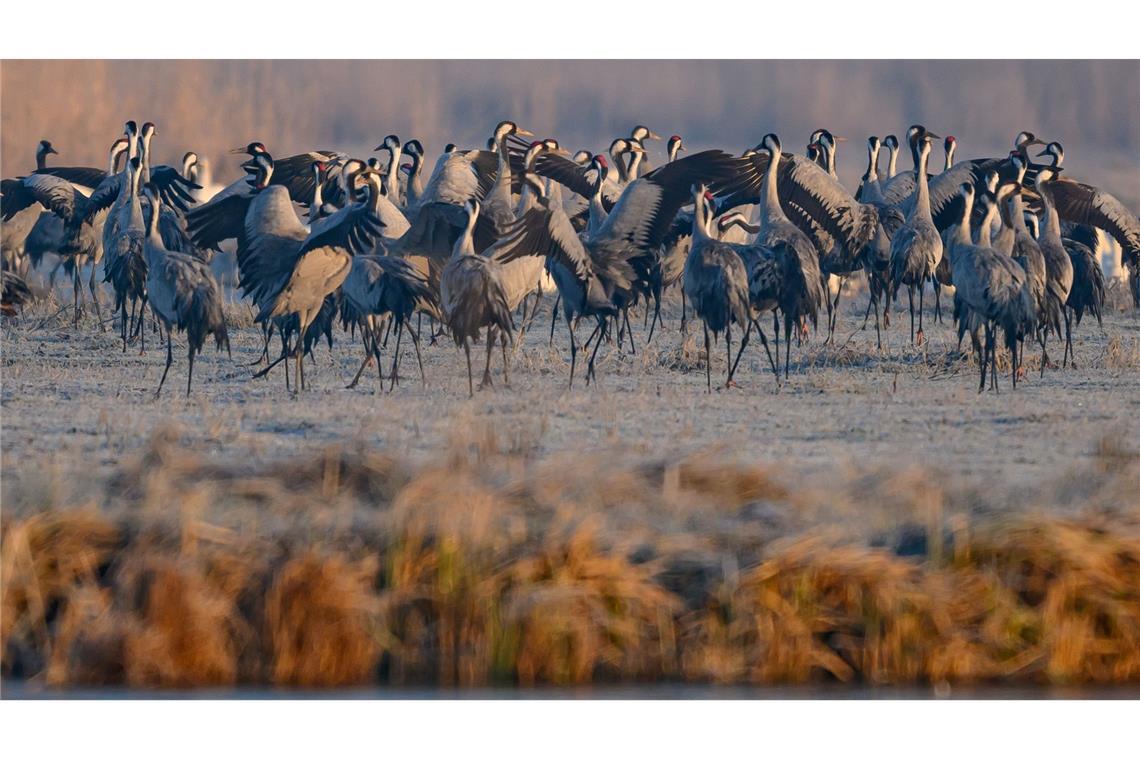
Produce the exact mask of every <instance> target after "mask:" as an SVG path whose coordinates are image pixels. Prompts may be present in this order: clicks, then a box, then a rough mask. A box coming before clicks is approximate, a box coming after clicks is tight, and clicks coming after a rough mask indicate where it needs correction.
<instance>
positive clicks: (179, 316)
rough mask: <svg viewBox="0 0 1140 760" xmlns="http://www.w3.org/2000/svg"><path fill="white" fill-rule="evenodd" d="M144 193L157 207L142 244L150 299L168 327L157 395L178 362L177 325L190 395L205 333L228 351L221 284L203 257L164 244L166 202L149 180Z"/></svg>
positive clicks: (161, 321)
mask: <svg viewBox="0 0 1140 760" xmlns="http://www.w3.org/2000/svg"><path fill="white" fill-rule="evenodd" d="M146 194H147V196H148V197H149V198H150V202H151V205H152V207H153V208H154V209H155V211H154V212H153V213H151V215H150V222H149V225H148V228H147V235H146V241H145V243H144V246H143V250H144V253H145V256H146V266H147V274H146V290H147V302H148V303H149V304H150V308H151V310H152V311H153V312H154V314H155V316H157V317H158V319H159V322H160V323H161V324H162V326H163V327H164V328H165V329H166V367H165V368H164V369H163V370H162V379H160V380H159V381H158V389H157V390H156V391H155V393H154V396H155V398H158V396H159V394H161V393H162V386H163V384H164V383H165V382H166V375H167V373H168V372H169V371H170V365H171V364H173V363H174V354H173V349H172V344H173V341H174V331H175V330H178V331H179V332H185V333H186V343H187V358H188V360H189V365H190V366H189V369H188V371H187V374H186V396H187V397H189V396H190V388H191V385H192V384H193V382H194V356H195V355H196V354H200V353H201V352H202V346H203V345H204V344H205V342H206V338H207V336H210V335H212V336H213V337H214V345H215V348H216V349H217V350H219V351H220V350H221V349H222V347H223V346H224V347H225V349H226V352H227V353H229V351H230V339H229V335H228V334H227V332H226V320H225V315H224V314H223V313H222V295H221V288H220V287H219V286H218V283H217V281H216V280H215V279H214V275H213V274H212V273H211V272H210V267H209V265H207V264H206V263H205V262H204V261H202V260H201V259H198V258H195V257H194V256H190V255H187V254H184V253H179V252H178V251H170V250H167V249H166V248H165V247H164V246H163V243H162V236H161V235H160V234H159V231H158V225H159V217H160V216H161V214H159V213H158V209H159V206H160V204H161V203H162V201H161V199H160V197H159V194H158V191H157V189H156V188H154V187H153V186H151V185H148V186H147V187H146ZM137 197H138V196H137V195H136V196H135V199H136V200H134V201H132V205H133V204H134V203H135V202H136V201H137ZM140 216H141V211H140Z"/></svg>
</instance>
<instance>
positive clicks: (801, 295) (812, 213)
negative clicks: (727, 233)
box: [718, 133, 878, 377]
mask: <svg viewBox="0 0 1140 760" xmlns="http://www.w3.org/2000/svg"><path fill="white" fill-rule="evenodd" d="M742 160H744V161H746V162H747V163H746V164H745V171H744V173H743V174H742V175H741V176H740V177H738V178H737V179H735V180H733V181H732V183H731V184H730V186H736V185H738V184H739V183H740V181H741V180H743V181H744V183H745V187H744V188H743V189H738V190H736V191H735V192H734V193H732V194H730V195H729V196H728V197H727V198H726V199H725V201H724V202H722V203H720V204H718V210H721V211H723V210H726V209H727V208H731V207H732V206H733V205H734V204H736V205H739V204H740V203H742V202H745V201H747V202H758V203H759V215H760V226H759V228H758V229H757V231H756V240H755V243H756V244H758V245H761V246H763V247H765V248H769V249H777V248H779V247H781V246H786V247H787V250H788V254H787V255H786V257H785V258H786V262H787V266H786V269H785V271H784V272H783V277H784V282H783V284H782V285H781V299H780V304H779V307H780V311H781V312H783V315H784V338H785V341H786V343H787V345H785V348H784V376H785V377H788V375H789V372H790V369H789V366H788V365H789V362H790V359H791V345H790V341H791V334H792V327H793V325H795V326H796V327H803V326H806V322H807V321H808V320H810V321H811V323H812V325H813V326H817V325H818V318H819V309H820V307H821V306H822V301H823V299H824V298H826V297H827V296H826V295H825V294H824V293H823V288H822V276H821V273H820V266H819V254H818V252H817V251H818V250H824V249H826V250H830V249H831V247H832V245H834V241H835V240H839V241H841V242H842V244H843V245H845V246H846V247H847V248H848V249H849V250H859V249H861V248H862V247H863V245H865V244H866V242H867V241H868V240H870V238H871V236H873V235H874V231H875V228H876V225H877V224H878V216H877V214H876V212H875V210H874V208H873V207H872V206H868V205H865V204H859V203H857V202H856V201H855V200H854V199H853V198H852V197H851V195H850V194H849V193H847V192H846V191H844V190H842V188H838V189H837V183H836V182H835V181H834V180H833V179H832V178H831V177H830V176H829V175H828V174H827V172H826V171H824V170H823V169H822V168H821V167H820V166H818V165H817V164H815V163H814V162H812V161H811V160H809V159H807V158H805V157H803V156H785V155H784V154H783V150H782V148H781V145H780V138H779V137H777V136H776V135H775V134H771V133H769V134H767V135H765V136H764V139H763V140H762V141H761V142H760V145H758V146H757V149H756V151H755V152H753V153H751V154H750V155H747V156H745V157H744V159H742ZM757 188H758V189H759V197H758V198H757V197H756V196H755V190H756V189H757ZM788 209H792V210H793V213H794V214H795V217H794V219H795V222H793V218H790V217H789V215H788V213H786V211H787V210H788ZM805 227H806V228H807V229H808V230H811V231H812V232H814V233H817V235H818V236H817V237H816V238H815V239H814V240H813V237H811V236H810V235H809V233H808V232H806V231H805V230H804V229H803V228H805Z"/></svg>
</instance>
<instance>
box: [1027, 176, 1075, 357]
mask: <svg viewBox="0 0 1140 760" xmlns="http://www.w3.org/2000/svg"><path fill="white" fill-rule="evenodd" d="M1056 176H1057V169H1054V168H1051V167H1045V168H1041V169H1039V170H1038V172H1037V177H1036V178H1035V179H1034V188H1035V189H1036V190H1037V192H1038V194H1039V195H1040V196H1041V203H1042V206H1043V209H1044V224H1042V226H1041V233H1040V235H1039V236H1038V238H1037V244H1038V245H1039V246H1040V247H1041V253H1042V254H1043V255H1044V257H1045V309H1044V317H1045V321H1044V323H1043V324H1042V325H1041V329H1042V332H1043V335H1042V339H1041V374H1042V375H1044V374H1045V366H1046V365H1047V364H1048V363H1049V354H1048V353H1047V352H1046V350H1045V342H1046V340H1047V339H1048V332H1049V331H1050V330H1051V331H1053V333H1054V334H1055V335H1056V336H1057V339H1058V340H1060V339H1061V338H1062V337H1063V336H1064V335H1071V332H1072V325H1071V323H1070V315H1069V311H1068V309H1066V308H1065V304H1067V303H1068V301H1069V292H1070V291H1071V290H1072V289H1073V261H1072V259H1071V258H1070V257H1069V252H1068V251H1067V250H1065V244H1064V243H1063V242H1062V240H1061V221H1060V218H1059V217H1058V215H1057V206H1056V202H1055V201H1054V200H1053V192H1052V185H1053V184H1054V183H1053V179H1054V178H1055V177H1056ZM1062 320H1064V322H1065V333H1062V332H1061V321H1062ZM1065 343H1066V347H1065V358H1067V357H1068V351H1069V340H1066V341H1065Z"/></svg>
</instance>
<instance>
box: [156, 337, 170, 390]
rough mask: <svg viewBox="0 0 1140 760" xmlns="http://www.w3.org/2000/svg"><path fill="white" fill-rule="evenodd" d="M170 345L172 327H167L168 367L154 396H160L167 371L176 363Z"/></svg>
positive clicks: (164, 370)
mask: <svg viewBox="0 0 1140 760" xmlns="http://www.w3.org/2000/svg"><path fill="white" fill-rule="evenodd" d="M171 351H172V349H171V347H170V328H167V329H166V367H165V368H163V370H162V379H161V380H159V381H158V390H156V391H155V392H154V397H155V398H158V396H159V394H160V393H162V384H163V383H165V382H166V373H167V372H169V371H170V365H171V364H173V363H174V354H173V353H171Z"/></svg>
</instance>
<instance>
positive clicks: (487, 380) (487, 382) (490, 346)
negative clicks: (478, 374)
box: [479, 327, 495, 390]
mask: <svg viewBox="0 0 1140 760" xmlns="http://www.w3.org/2000/svg"><path fill="white" fill-rule="evenodd" d="M485 338H486V343H487V364H486V366H484V367H483V379H482V380H481V381H480V382H479V390H483V389H484V388H492V387H494V385H495V383H494V382H493V381H492V380H491V354H492V353H493V352H494V350H495V328H494V327H488V328H487V335H486V336H485Z"/></svg>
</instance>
